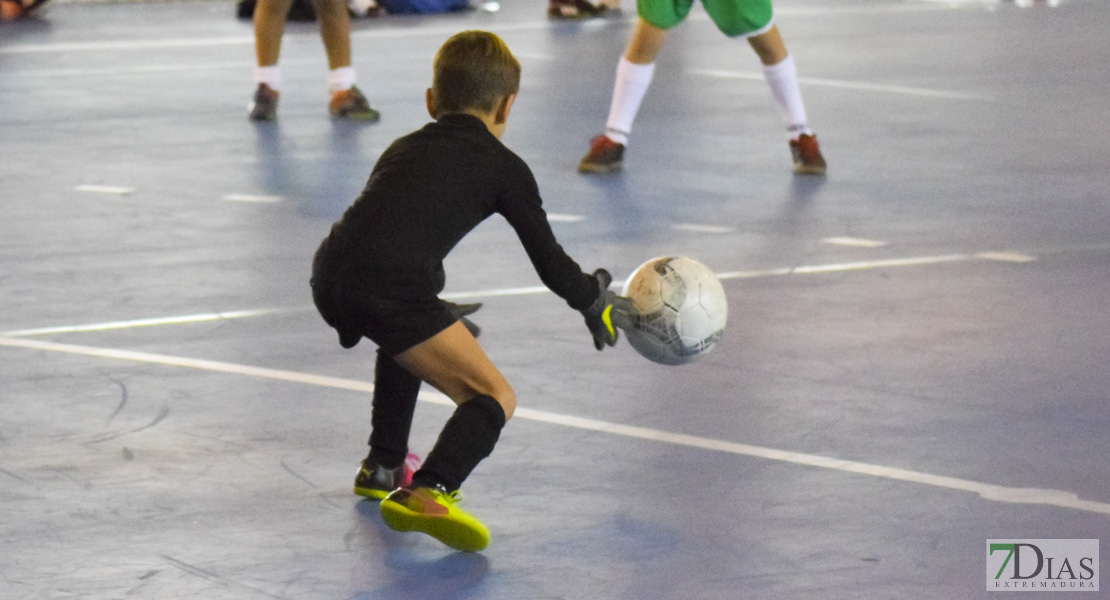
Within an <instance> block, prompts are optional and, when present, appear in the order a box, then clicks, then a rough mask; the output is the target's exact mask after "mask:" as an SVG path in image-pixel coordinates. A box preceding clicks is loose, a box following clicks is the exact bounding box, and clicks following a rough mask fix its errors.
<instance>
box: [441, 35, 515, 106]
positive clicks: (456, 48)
mask: <svg viewBox="0 0 1110 600" xmlns="http://www.w3.org/2000/svg"><path fill="white" fill-rule="evenodd" d="M432 68H433V77H432V91H433V93H434V94H435V98H436V106H437V108H438V109H439V112H440V113H452V112H464V111H466V110H467V109H478V110H480V111H482V112H485V113H488V112H491V111H493V110H494V108H495V103H496V102H497V100H498V99H499V98H501V97H503V96H508V95H510V94H515V93H517V90H518V89H519V88H520V62H519V61H517V59H516V57H514V56H513V53H512V52H511V51H510V50H509V46H508V45H506V44H505V41H504V40H502V39H501V38H500V37H497V35H496V34H493V33H490V32H488V31H475V30H471V31H463V32H462V33H457V34H455V35H453V36H451V39H449V40H447V41H446V42H445V43H444V44H443V46H441V47H440V48H439V51H437V52H436V57H435V62H434V63H433V65H432Z"/></svg>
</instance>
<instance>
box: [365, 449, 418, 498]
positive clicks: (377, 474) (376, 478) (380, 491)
mask: <svg viewBox="0 0 1110 600" xmlns="http://www.w3.org/2000/svg"><path fill="white" fill-rule="evenodd" d="M418 468H420V457H419V456H417V455H415V454H413V453H411V452H409V455H408V456H407V457H405V462H404V463H402V464H401V466H399V467H396V468H393V469H387V468H385V467H383V466H381V465H379V464H375V463H372V462H370V458H369V457H367V458H366V460H363V461H362V467H361V468H360V469H359V470H358V475H356V476H355V493H356V494H358V495H359V496H365V497H367V498H374V499H375V500H381V499H382V498H385V497H386V496H388V495H389V492H392V491H393V490H395V489H397V488H402V487H405V486H406V485H408V484H410V483H412V474H413V473H415V472H416V470H417V469H418Z"/></svg>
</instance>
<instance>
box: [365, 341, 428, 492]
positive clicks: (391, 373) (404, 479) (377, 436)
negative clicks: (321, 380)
mask: <svg viewBox="0 0 1110 600" xmlns="http://www.w3.org/2000/svg"><path fill="white" fill-rule="evenodd" d="M420 385H421V381H420V378H419V377H417V376H416V375H413V374H412V373H410V372H408V370H406V369H405V368H404V367H402V366H401V365H399V364H397V361H395V360H393V357H391V356H389V355H388V354H387V353H385V352H383V351H382V350H380V349H379V350H378V358H377V362H376V364H375V368H374V399H373V401H372V403H371V416H370V441H369V444H370V454H369V455H368V456H367V457H366V458H365V459H364V460H363V461H362V465H361V467H360V468H359V472H358V475H357V476H355V489H354V491H355V493H356V494H358V495H359V496H365V497H367V498H376V499H378V500H381V499H382V498H385V497H386V495H388V494H389V493H390V492H392V491H393V490H395V489H397V488H399V487H402V486H405V485H409V484H410V483H411V482H412V474H413V472H414V471H415V470H416V468H417V466H418V465H417V463H418V461H419V458H418V457H417V456H416V455H412V454H409V451H408V447H409V446H408V444H409V432H410V431H411V430H412V417H413V413H414V412H415V410H416V398H417V395H418V394H419V393H420Z"/></svg>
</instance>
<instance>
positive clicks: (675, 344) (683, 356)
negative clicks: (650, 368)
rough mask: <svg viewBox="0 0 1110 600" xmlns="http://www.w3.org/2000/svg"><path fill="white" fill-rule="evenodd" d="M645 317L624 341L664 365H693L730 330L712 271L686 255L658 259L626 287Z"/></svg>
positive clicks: (626, 293) (725, 303)
mask: <svg viewBox="0 0 1110 600" xmlns="http://www.w3.org/2000/svg"><path fill="white" fill-rule="evenodd" d="M621 295H622V296H628V297H629V298H631V299H632V302H633V303H634V304H635V305H636V308H637V310H638V311H639V312H640V316H639V319H638V322H637V323H636V326H635V327H633V328H629V329H626V330H625V337H627V338H628V342H629V343H630V344H632V347H633V348H635V349H636V351H637V352H639V353H640V354H641V355H643V356H644V358H647V359H648V360H651V361H653V362H657V363H660V364H664V365H682V364H686V363H689V362H692V361H694V360H696V359H698V358H701V357H702V356H705V354H706V353H707V352H709V351H710V350H712V349H713V346H715V345H716V344H717V341H718V340H720V339H721V334H722V333H723V332H724V330H725V321H726V320H727V318H728V300H727V299H726V298H725V290H724V288H723V287H721V282H720V281H719V280H718V279H717V276H716V275H714V274H713V271H710V270H709V267H706V266H705V265H703V264H701V263H700V262H698V261H696V260H694V259H692V258H688V257H685V256H663V257H658V258H653V259H651V260H649V261H647V262H646V263H644V264H642V265H640V266H639V267H638V268H637V269H636V271H635V272H633V273H632V276H631V277H629V278H628V281H626V282H625V283H624V289H623V290H622V291H621Z"/></svg>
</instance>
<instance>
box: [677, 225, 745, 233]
mask: <svg viewBox="0 0 1110 600" xmlns="http://www.w3.org/2000/svg"><path fill="white" fill-rule="evenodd" d="M671 229H673V230H675V231H692V232H694V233H732V232H733V231H736V228H735V227H724V226H721V225H699V224H697V223H679V224H677V225H671Z"/></svg>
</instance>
